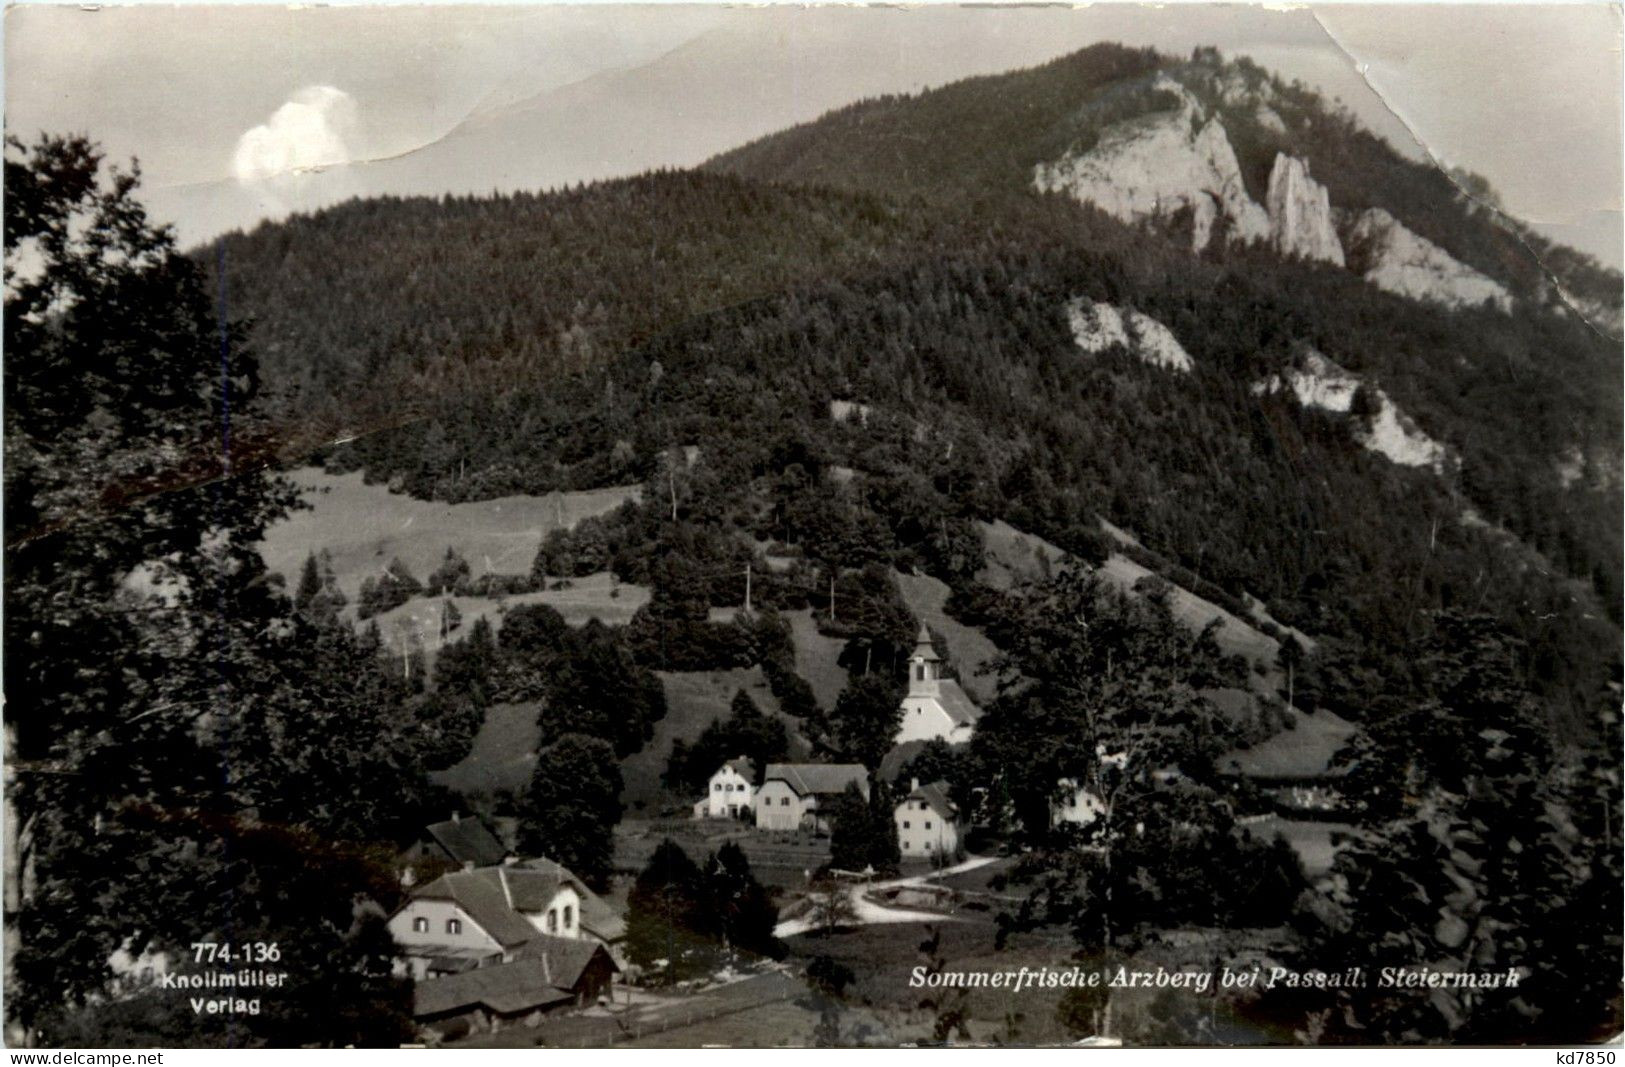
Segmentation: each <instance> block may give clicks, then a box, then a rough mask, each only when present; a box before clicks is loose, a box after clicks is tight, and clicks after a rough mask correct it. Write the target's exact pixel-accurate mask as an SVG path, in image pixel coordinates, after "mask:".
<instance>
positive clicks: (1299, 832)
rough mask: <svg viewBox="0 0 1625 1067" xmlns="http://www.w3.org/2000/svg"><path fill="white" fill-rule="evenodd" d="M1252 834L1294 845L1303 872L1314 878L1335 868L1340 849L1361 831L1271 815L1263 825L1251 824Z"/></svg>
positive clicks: (1350, 826)
mask: <svg viewBox="0 0 1625 1067" xmlns="http://www.w3.org/2000/svg"><path fill="white" fill-rule="evenodd" d="M1247 830H1248V832H1250V833H1251V834H1252V835H1253V836H1254V837H1257V838H1259V839H1260V840H1264V841H1267V840H1269V839H1270V838H1271V837H1275V836H1279V837H1281V838H1282V839H1284V840H1285V841H1286V843H1287V844H1289V845H1291V846H1292V851H1294V852H1296V853H1297V854H1298V860H1299V862H1301V863H1302V864H1303V873H1304V874H1305V875H1307V876H1308V877H1309V878H1310V879H1315V878H1319V877H1321V876H1322V875H1324V874H1326V873H1327V872H1329V871H1330V870H1331V869H1332V861H1333V860H1335V859H1336V858H1337V853H1338V850H1339V849H1341V848H1342V847H1343V845H1344V844H1346V843H1347V841H1348V838H1349V837H1350V835H1352V834H1356V833H1358V832H1359V831H1358V830H1356V829H1355V828H1354V827H1353V826H1352V825H1350V824H1349V823H1341V822H1319V821H1317V820H1312V819H1279V818H1276V817H1275V816H1273V815H1272V816H1270V817H1269V818H1268V819H1264V820H1262V821H1260V822H1255V823H1249V824H1248V826H1247Z"/></svg>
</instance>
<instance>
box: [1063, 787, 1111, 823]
mask: <svg viewBox="0 0 1625 1067" xmlns="http://www.w3.org/2000/svg"><path fill="white" fill-rule="evenodd" d="M1055 785H1056V792H1057V794H1058V796H1057V798H1056V799H1054V800H1051V801H1050V807H1049V821H1050V825H1051V826H1059V825H1060V824H1061V823H1063V822H1068V823H1072V824H1073V825H1074V826H1088V825H1090V824H1091V823H1093V822H1094V821H1095V820H1096V819H1098V818H1100V817H1101V816H1102V815H1104V814H1105V813H1106V805H1104V804H1102V803H1101V801H1100V798H1099V797H1097V796H1095V794H1093V793H1091V792H1090V791H1089V790H1087V789H1085V788H1084V787H1083V786H1081V785H1079V784H1078V783H1077V781H1076V780H1074V779H1072V778H1062V779H1061V780H1060V781H1058V782H1057V783H1056V784H1055Z"/></svg>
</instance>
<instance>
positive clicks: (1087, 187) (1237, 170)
mask: <svg viewBox="0 0 1625 1067" xmlns="http://www.w3.org/2000/svg"><path fill="white" fill-rule="evenodd" d="M1152 88H1153V89H1156V90H1160V91H1163V92H1168V93H1172V94H1174V95H1175V96H1176V97H1178V98H1179V106H1178V107H1177V108H1176V109H1174V110H1173V111H1161V112H1156V113H1153V114H1151V115H1147V116H1143V117H1140V118H1136V119H1132V120H1130V121H1128V122H1121V123H1118V124H1116V125H1114V126H1112V127H1111V128H1109V129H1107V130H1106V131H1105V132H1104V133H1103V134H1102V135H1101V137H1100V140H1099V142H1098V143H1097V144H1095V146H1094V147H1093V148H1091V149H1089V150H1088V151H1086V152H1081V153H1076V152H1069V153H1067V154H1066V155H1065V156H1063V157H1062V158H1060V159H1058V160H1056V161H1055V162H1053V163H1040V164H1039V165H1038V167H1037V168H1036V169H1035V171H1034V174H1033V184H1034V185H1035V186H1037V187H1038V189H1039V190H1041V191H1043V192H1063V193H1066V194H1068V195H1070V196H1072V197H1073V198H1075V199H1077V200H1080V201H1085V202H1089V203H1093V204H1094V205H1095V206H1096V207H1098V208H1100V209H1101V210H1102V211H1105V212H1108V213H1110V214H1112V215H1115V216H1116V217H1118V218H1120V219H1122V220H1124V221H1125V222H1140V221H1143V220H1147V219H1152V220H1155V219H1165V218H1168V217H1170V216H1172V215H1173V214H1175V213H1176V212H1178V211H1179V210H1181V209H1182V208H1189V209H1190V210H1191V213H1192V216H1193V220H1194V230H1193V233H1192V237H1191V244H1192V245H1193V246H1194V247H1195V248H1196V249H1197V250H1198V251H1200V250H1201V249H1204V248H1206V247H1207V246H1208V242H1209V241H1211V240H1212V237H1213V231H1214V226H1215V224H1216V223H1217V222H1218V220H1219V219H1220V218H1221V217H1222V218H1223V219H1225V220H1226V222H1227V223H1228V226H1229V231H1230V233H1231V234H1232V235H1233V236H1234V237H1236V238H1240V239H1243V240H1249V239H1256V238H1262V237H1266V236H1268V234H1269V217H1268V216H1267V215H1266V214H1265V213H1264V209H1263V208H1261V207H1259V206H1258V205H1257V204H1256V203H1254V202H1253V201H1252V199H1251V198H1250V197H1248V195H1247V189H1246V186H1245V185H1243V183H1242V180H1241V167H1240V165H1239V164H1237V162H1236V153H1235V151H1234V149H1232V148H1231V147H1230V139H1229V138H1228V137H1227V136H1225V132H1224V127H1223V126H1222V125H1220V123H1219V120H1218V119H1216V118H1209V117H1208V116H1207V115H1206V113H1205V111H1204V110H1203V108H1202V105H1201V104H1200V103H1199V102H1198V101H1197V100H1196V98H1195V97H1194V96H1192V95H1191V94H1190V92H1189V91H1188V90H1187V89H1186V88H1185V87H1184V86H1183V85H1180V84H1179V83H1178V82H1177V81H1174V80H1173V79H1172V78H1170V77H1168V76H1167V75H1159V76H1158V78H1157V80H1156V81H1155V82H1153V83H1152Z"/></svg>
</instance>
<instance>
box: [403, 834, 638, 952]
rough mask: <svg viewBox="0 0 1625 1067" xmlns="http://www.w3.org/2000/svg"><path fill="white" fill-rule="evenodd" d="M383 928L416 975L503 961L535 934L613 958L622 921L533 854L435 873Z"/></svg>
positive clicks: (595, 897)
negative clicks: (598, 949) (595, 947)
mask: <svg viewBox="0 0 1625 1067" xmlns="http://www.w3.org/2000/svg"><path fill="white" fill-rule="evenodd" d="M389 931H390V933H391V935H393V936H394V938H395V942H396V944H397V945H399V946H400V949H401V953H402V960H401V969H402V971H403V972H404V973H408V974H410V975H411V976H412V977H413V978H415V979H418V980H423V979H429V978H438V977H443V976H446V975H453V974H462V973H465V972H467V971H470V970H475V969H478V968H481V967H487V966H492V965H495V964H499V963H510V962H512V961H513V960H515V959H519V958H522V957H523V955H524V952H525V951H526V946H527V945H529V944H530V942H532V941H534V940H535V939H536V938H538V937H549V938H555V939H558V938H562V939H566V940H579V941H583V942H586V943H589V944H598V945H602V946H604V948H605V949H606V951H610V952H611V953H612V955H613V952H614V950H615V948H616V947H617V946H618V943H619V942H620V940H621V939H622V938H624V937H625V936H626V924H625V922H624V921H623V920H622V919H621V918H620V916H619V915H617V914H616V913H615V911H614V910H613V909H612V908H610V906H609V905H608V904H607V903H606V902H605V901H604V900H603V899H602V898H600V897H599V896H598V895H597V894H595V893H593V892H592V891H591V890H590V889H588V888H587V887H586V885H585V884H583V883H582V881H581V880H580V879H579V878H577V877H576V876H575V875H574V874H572V873H570V871H569V870H568V869H566V868H564V867H562V866H560V865H559V864H557V863H554V862H553V861H551V860H546V859H539V860H529V861H525V862H524V863H518V862H515V863H508V864H501V865H498V866H495V867H481V868H478V869H476V870H465V871H452V872H450V873H448V874H444V875H441V876H440V877H439V878H436V879H434V880H433V881H432V882H429V883H427V884H426V885H422V886H419V887H418V888H416V889H414V890H413V891H412V894H411V896H410V897H409V898H408V899H407V901H406V903H405V904H403V905H402V906H401V907H400V909H399V910H397V911H396V912H395V914H394V915H392V916H390V919H389Z"/></svg>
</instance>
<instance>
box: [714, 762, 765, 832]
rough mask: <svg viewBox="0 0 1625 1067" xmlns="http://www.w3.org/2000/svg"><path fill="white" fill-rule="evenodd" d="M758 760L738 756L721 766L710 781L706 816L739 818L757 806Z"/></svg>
mask: <svg viewBox="0 0 1625 1067" xmlns="http://www.w3.org/2000/svg"><path fill="white" fill-rule="evenodd" d="M755 783H756V761H755V760H753V759H750V758H749V757H746V756H736V757H734V758H733V759H731V760H729V761H728V762H727V763H724V764H723V765H722V766H721V767H718V768H717V772H716V773H715V774H713V775H712V776H711V780H710V781H709V782H708V783H707V784H706V794H705V817H706V818H708V819H738V818H740V817H742V816H746V815H749V814H750V812H751V810H752V808H753V807H754V806H755V795H756V785H755Z"/></svg>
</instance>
